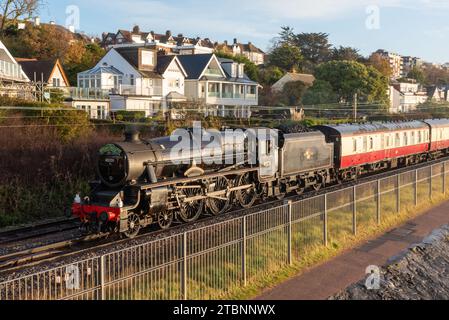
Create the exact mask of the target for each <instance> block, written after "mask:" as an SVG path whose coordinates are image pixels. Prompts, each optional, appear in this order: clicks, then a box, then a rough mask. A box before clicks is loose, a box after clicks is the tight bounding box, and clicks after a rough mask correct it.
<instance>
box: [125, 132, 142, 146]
mask: <svg viewBox="0 0 449 320" xmlns="http://www.w3.org/2000/svg"><path fill="white" fill-rule="evenodd" d="M125 142H129V143H142V141H141V140H140V135H139V131H138V130H136V129H128V130H126V131H125Z"/></svg>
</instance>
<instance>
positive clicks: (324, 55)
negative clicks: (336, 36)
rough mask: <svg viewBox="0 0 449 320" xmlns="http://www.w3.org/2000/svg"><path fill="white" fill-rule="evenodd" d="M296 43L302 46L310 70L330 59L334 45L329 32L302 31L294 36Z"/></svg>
mask: <svg viewBox="0 0 449 320" xmlns="http://www.w3.org/2000/svg"><path fill="white" fill-rule="evenodd" d="M294 43H295V44H296V46H297V47H298V48H300V50H301V54H302V55H303V57H304V60H305V63H306V67H307V70H308V71H313V69H314V68H315V66H317V65H318V64H320V63H323V62H326V61H328V60H329V57H330V55H331V50H330V48H331V47H332V45H331V44H330V43H329V35H328V34H327V33H323V32H319V33H300V34H297V35H296V36H295V37H294Z"/></svg>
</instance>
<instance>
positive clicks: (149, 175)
mask: <svg viewBox="0 0 449 320" xmlns="http://www.w3.org/2000/svg"><path fill="white" fill-rule="evenodd" d="M310 129H311V130H309V131H308V132H301V133H286V132H283V131H280V130H273V129H268V128H254V129H245V130H240V131H237V132H235V131H233V132H232V134H229V132H228V131H221V132H218V131H217V132H216V133H215V134H213V135H212V136H211V134H210V133H208V132H205V131H202V132H201V134H199V135H198V134H195V132H194V130H189V131H187V134H184V136H186V137H184V138H185V140H187V141H188V143H187V145H186V146H187V147H186V146H184V147H182V148H180V147H179V146H180V139H179V137H178V138H176V139H174V138H173V135H172V136H169V137H162V138H157V139H152V140H148V141H146V140H143V139H141V138H140V137H139V134H138V133H137V132H128V133H127V134H126V139H125V141H124V142H117V143H113V144H108V145H105V146H104V147H102V148H101V149H100V152H99V157H98V164H97V175H98V181H94V182H91V189H92V191H91V193H90V195H89V196H87V197H85V198H84V199H81V197H80V196H79V195H77V196H76V198H75V202H74V204H73V206H72V213H73V215H74V216H76V217H78V218H79V219H80V220H81V221H82V222H83V225H84V226H85V228H86V229H87V230H88V231H89V232H96V233H121V234H124V235H125V236H127V237H129V238H133V237H135V236H137V235H138V233H139V232H140V230H141V228H144V227H146V226H149V225H152V224H158V225H159V227H160V228H161V229H168V228H170V227H171V226H172V224H173V222H175V221H180V222H184V223H189V222H193V221H196V220H197V219H198V218H199V217H200V216H201V215H203V214H211V215H221V214H224V213H226V212H228V211H229V210H230V209H231V207H232V206H233V205H238V206H240V207H242V208H250V207H251V206H253V205H254V204H255V203H256V202H257V201H264V200H267V199H271V198H278V199H283V198H284V197H285V196H286V195H287V194H290V193H297V194H302V193H304V192H305V191H306V190H319V189H320V188H322V187H325V186H326V185H329V184H334V183H339V182H345V181H350V180H355V179H357V178H358V177H360V176H363V175H366V174H370V173H375V172H378V171H383V170H389V169H395V168H398V167H405V166H409V165H413V164H417V163H420V162H424V161H428V160H431V159H435V158H438V157H441V156H444V155H447V154H448V152H449V119H441V120H426V121H410V122H394V123H393V122H391V123H364V124H345V125H335V126H331V125H329V126H316V127H313V128H310ZM208 135H209V136H211V137H209V138H207V139H204V137H205V136H206V137H207V136H208ZM229 137H231V138H229ZM181 140H182V139H181ZM211 141H214V143H211ZM204 159H207V160H208V161H204ZM212 160H213V161H212Z"/></svg>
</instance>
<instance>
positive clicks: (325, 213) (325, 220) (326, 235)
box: [323, 193, 328, 247]
mask: <svg viewBox="0 0 449 320" xmlns="http://www.w3.org/2000/svg"><path fill="white" fill-rule="evenodd" d="M327 218H328V216H327V193H326V194H325V195H324V230H323V233H324V246H325V247H327V245H328V234H327V228H328V226H327V223H328V221H327Z"/></svg>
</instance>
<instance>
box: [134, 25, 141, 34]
mask: <svg viewBox="0 0 449 320" xmlns="http://www.w3.org/2000/svg"><path fill="white" fill-rule="evenodd" d="M133 33H134V34H139V33H140V27H139V26H138V25H135V26H134V28H133Z"/></svg>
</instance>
